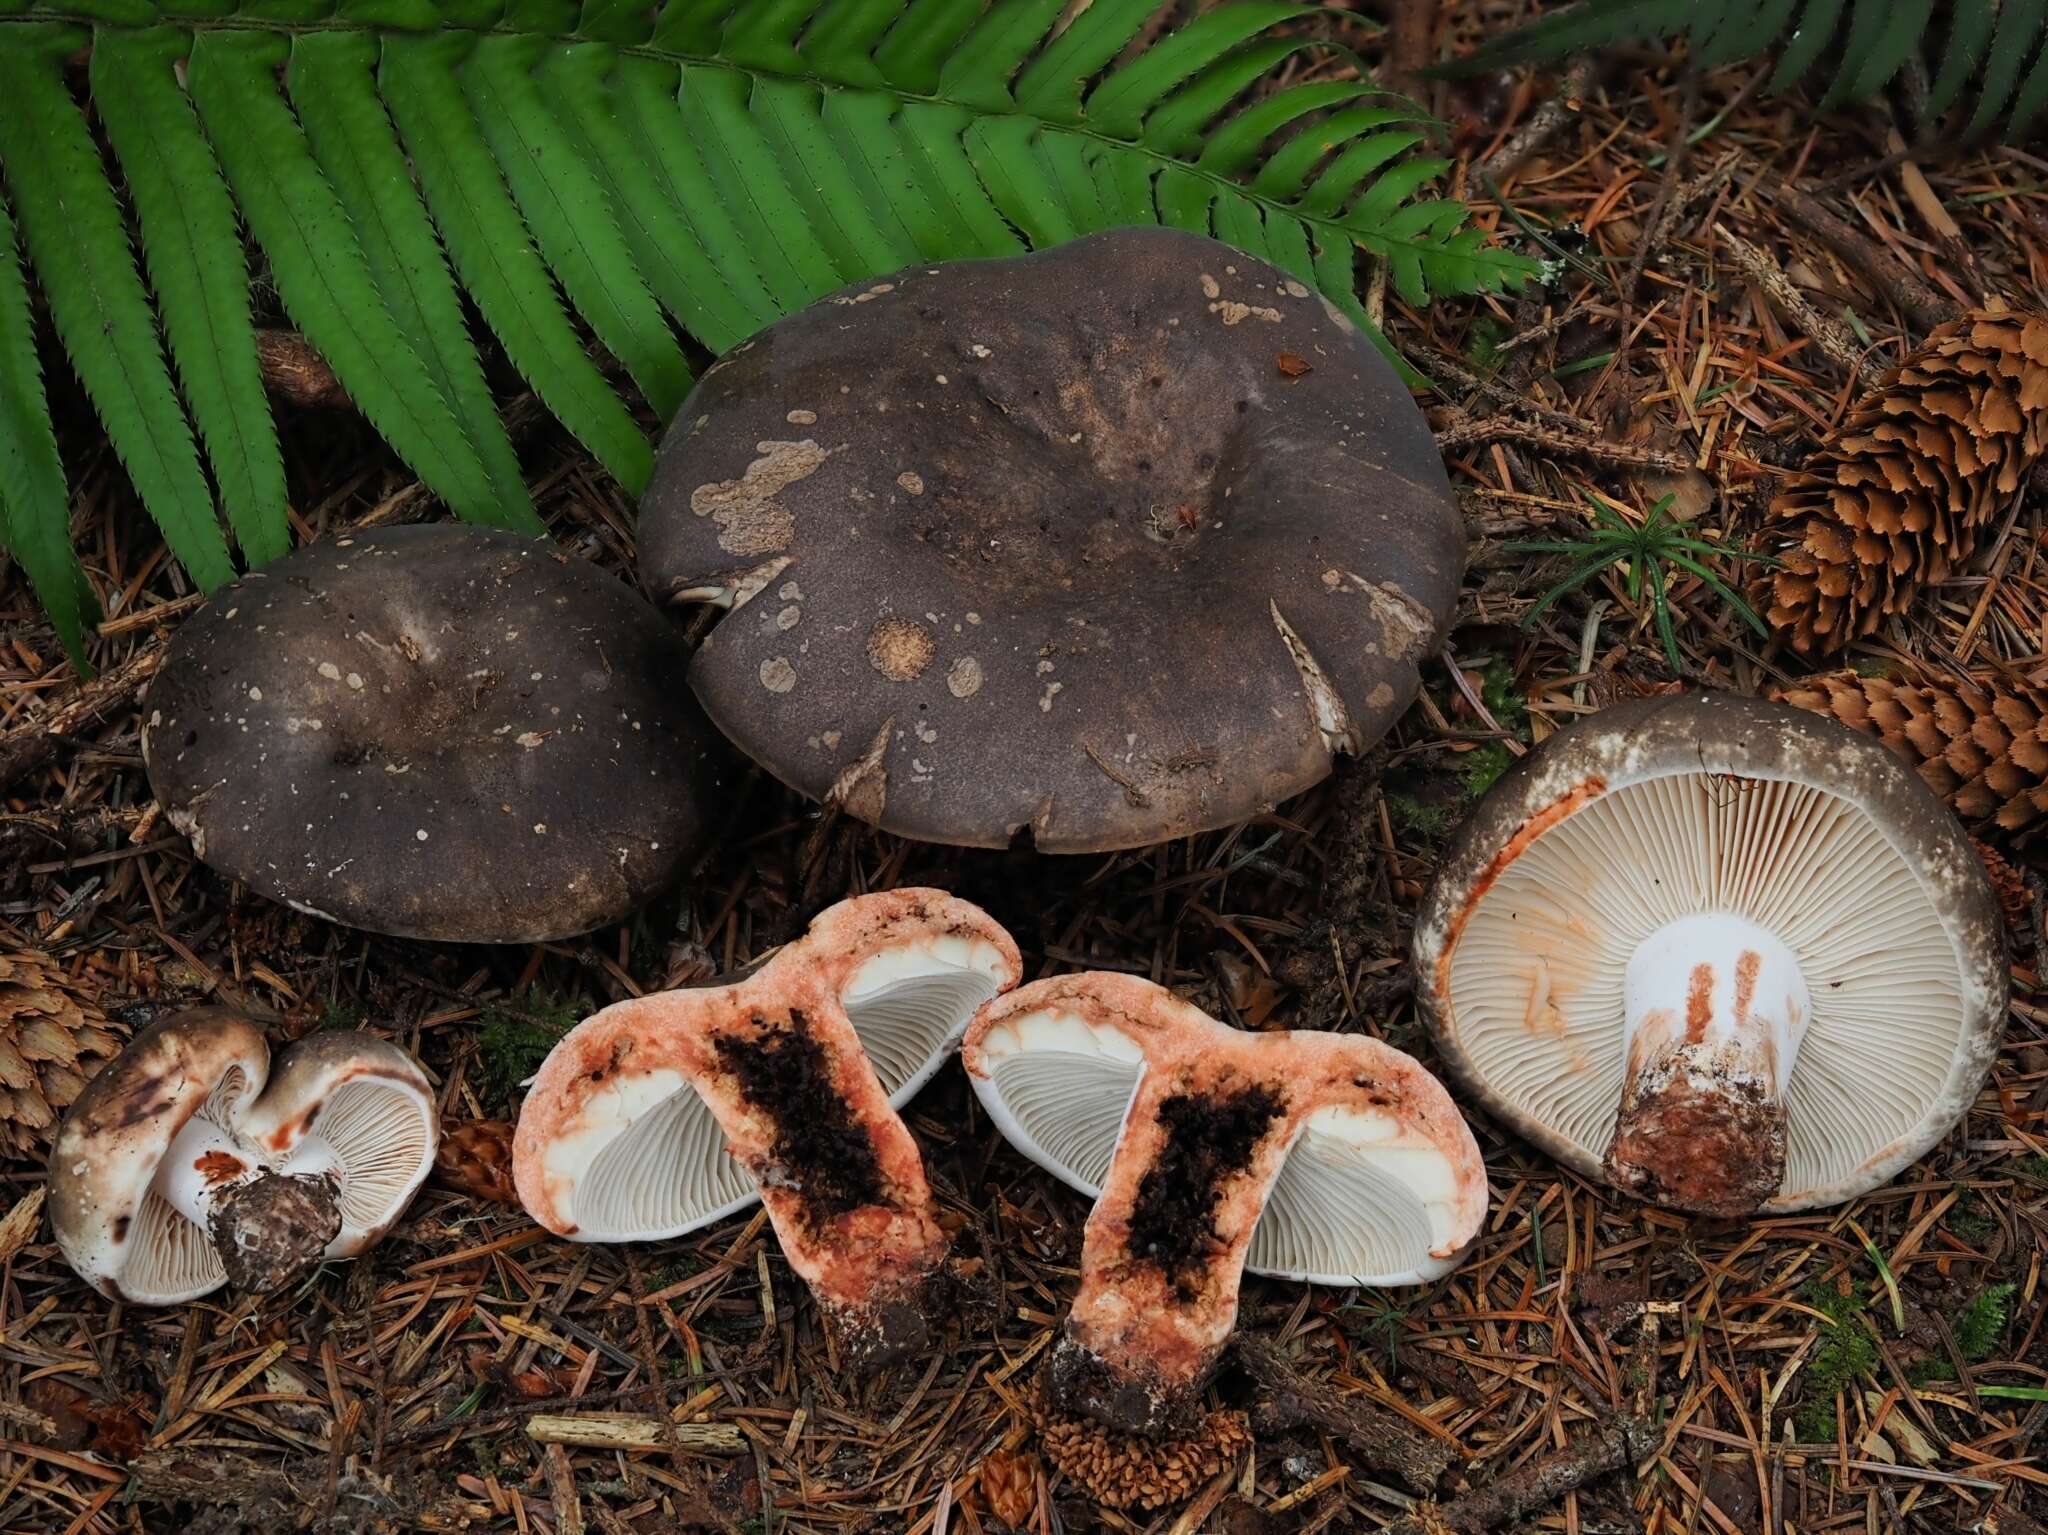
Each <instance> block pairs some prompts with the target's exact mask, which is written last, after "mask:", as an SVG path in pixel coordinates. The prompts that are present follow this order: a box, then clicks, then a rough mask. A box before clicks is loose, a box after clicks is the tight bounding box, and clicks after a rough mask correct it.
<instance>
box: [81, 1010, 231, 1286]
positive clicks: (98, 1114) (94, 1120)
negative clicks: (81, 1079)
mask: <svg viewBox="0 0 2048 1535" xmlns="http://www.w3.org/2000/svg"><path fill="white" fill-rule="evenodd" d="M269 1075H270V1047H269V1046H268V1045H266V1044H265V1043H264V1040H263V1031H262V1030H261V1029H259V1028H258V1027H257V1026H256V1025H255V1024H253V1023H251V1022H250V1021H249V1020H248V1019H246V1018H244V1017H242V1016H241V1015H240V1014H238V1013H233V1012H230V1011H228V1010H227V1009H226V1008H220V1007H201V1008H193V1009H192V1010H191V1011H189V1012H183V1013H178V1014H175V1015H174V1016H172V1017H170V1018H165V1019H162V1020H159V1021H158V1022H156V1023H153V1024H151V1025H149V1027H147V1028H145V1029H143V1030H141V1031H140V1032H138V1033H137V1034H136V1035H135V1037H134V1038H133V1039H132V1040H130V1041H129V1044H128V1048H127V1049H125V1050H123V1051H122V1052H121V1053H120V1054H119V1055H117V1056H116V1057H114V1059H113V1060H112V1061H110V1062H108V1063H107V1065H106V1066H104V1067H102V1068H101V1070H100V1072H99V1074H98V1075H97V1076H95V1077H94V1078H93V1079H92V1080H91V1081H90V1082H88V1083H86V1085H85V1090H84V1091H83V1092H81V1093H80V1094H79V1095H78V1098H77V1101H76V1102H74V1103H73V1104H72V1105H71V1108H70V1110H69V1111H68V1112H67V1113H66V1114H65V1116H64V1123H63V1124H62V1125H61V1126H60V1127H59V1128H58V1131H57V1140H56V1144H55V1145H54V1147H53V1148H52V1149H51V1152H50V1183H49V1188H50V1192H49V1202H50V1225H51V1228H52V1229H53V1230H54V1231H55V1233H56V1236H57V1245H58V1247H59V1248H61V1249H62V1250H63V1253H64V1257H65V1260H66V1261H67V1262H69V1263H70V1265H71V1267H72V1268H73V1269H75V1270H77V1272H78V1276H79V1278H81V1279H83V1280H84V1281H85V1282H86V1283H87V1284H89V1285H91V1286H92V1287H93V1288H94V1289H95V1290H97V1291H99V1292H100V1294H102V1295H104V1296H106V1297H108V1298H109V1299H110V1300H128V1301H133V1302H135V1303H136V1304H138V1305H144V1306H168V1305H176V1304H177V1303H179V1302H180V1301H187V1300H192V1299H194V1298H195V1297H197V1296H201V1295H204V1294H206V1293H207V1292H208V1291H209V1290H213V1289H217V1288H218V1287H219V1286H220V1284H221V1282H222V1281H223V1280H224V1279H225V1278H226V1277H227V1275H226V1271H225V1270H224V1269H223V1268H222V1267H221V1264H220V1260H219V1258H218V1257H216V1256H215V1254H214V1251H213V1248H212V1247H211V1246H210V1245H209V1244H208V1242H207V1239H206V1233H205V1232H203V1231H201V1230H200V1229H199V1227H197V1226H195V1225H193V1224H192V1222H190V1221H188V1220H186V1219H185V1218H184V1217H183V1216H182V1215H180V1214H179V1213H178V1212H177V1211H176V1210H174V1209H172V1208H171V1206H170V1204H169V1203H168V1202H166V1201H165V1200H164V1198H163V1197H162V1196H161V1195H160V1194H158V1193H156V1192H155V1191H154V1190H152V1188H151V1187H150V1185H151V1184H152V1183H153V1182H154V1181H155V1179H156V1175H157V1169H158V1168H159V1167H160V1166H162V1164H163V1160H164V1154H165V1153H166V1152H167V1151H169V1150H170V1146H171V1142H172V1141H173V1140H174V1139H176V1138H177V1135H178V1132H179V1131H180V1130H183V1129H184V1128H185V1125H186V1123H187V1122H188V1121H189V1120H190V1119H191V1118H192V1117H193V1116H194V1115H195V1114H199V1113H201V1112H202V1111H203V1112H204V1113H205V1114H206V1116H207V1117H208V1118H209V1119H212V1120H214V1121H216V1122H224V1121H229V1120H232V1119H233V1117H234V1115H235V1113H236V1111H237V1109H238V1108H239V1106H240V1105H241V1104H242V1103H244V1102H246V1101H247V1100H249V1099H251V1098H254V1097H255V1096H256V1095H257V1094H258V1093H260V1092H262V1091H263V1086H264V1083H265V1082H266V1081H267V1080H268V1078H269Z"/></svg>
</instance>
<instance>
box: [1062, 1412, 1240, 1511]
mask: <svg viewBox="0 0 2048 1535" xmlns="http://www.w3.org/2000/svg"><path fill="white" fill-rule="evenodd" d="M1038 1433H1039V1438H1040V1440H1041V1441H1042V1442H1043V1443H1044V1445H1045V1457H1046V1459H1047V1460H1049V1461H1051V1462H1052V1463H1053V1464H1054V1465H1055V1466H1058V1467H1059V1468H1060V1470H1061V1471H1063V1472H1065V1473H1066V1477H1067V1480H1068V1481H1070V1482H1072V1483H1073V1484H1074V1485H1075V1486H1076V1487H1079V1488H1080V1489H1081V1490H1082V1491H1083V1492H1085V1493H1087V1494H1088V1495H1089V1496H1090V1497H1091V1498H1093V1499H1095V1501H1096V1502H1098V1503H1100V1504H1102V1505H1103V1506H1104V1507H1106V1508H1131V1507H1137V1508H1162V1507H1164V1506H1165V1505H1166V1504H1168V1503H1179V1502H1181V1501H1183V1500H1185V1499H1187V1498H1191V1497H1193V1496H1194V1495H1195V1493H1196V1492H1197V1491H1198V1490H1199V1489H1200V1488H1201V1486H1202V1484H1203V1483H1204V1482H1206V1481H1208V1480H1209V1478H1211V1477H1212V1476H1214V1475H1216V1473H1217V1472H1219V1471H1221V1470H1223V1469H1224V1467H1226V1466H1229V1465H1232V1464H1234V1463H1235V1462H1236V1461H1237V1460H1238V1459H1239V1458H1240V1457H1241V1456H1242V1455H1243V1454H1244V1452H1245V1451H1246V1450H1248V1449H1250V1448H1251V1443H1252V1431H1251V1428H1250V1425H1248V1424H1247V1423H1246V1421H1245V1416H1244V1414H1243V1413H1241V1412H1212V1413H1210V1414H1209V1418H1208V1421H1207V1422H1205V1423H1204V1424H1203V1425H1202V1426H1201V1427H1200V1428H1198V1429H1196V1430H1195V1431H1194V1432H1193V1433H1192V1434H1189V1435H1187V1436H1185V1437H1184V1438H1180V1439H1158V1440H1154V1439H1144V1438H1140V1437H1138V1436H1137V1435H1135V1434H1118V1433H1112V1432H1111V1431H1110V1430H1108V1429H1106V1428H1103V1427H1102V1426H1101V1425H1100V1424H1096V1423H1090V1422H1088V1421H1086V1420H1085V1419H1082V1418H1069V1417H1063V1416H1055V1415H1053V1414H1051V1413H1044V1412H1041V1416H1040V1418H1039V1422H1038Z"/></svg>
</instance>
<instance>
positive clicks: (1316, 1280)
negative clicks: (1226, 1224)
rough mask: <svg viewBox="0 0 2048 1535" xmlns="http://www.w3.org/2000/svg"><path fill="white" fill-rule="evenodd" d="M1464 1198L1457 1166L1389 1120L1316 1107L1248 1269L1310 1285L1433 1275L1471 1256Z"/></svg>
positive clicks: (1277, 1187) (1407, 1280) (1262, 1221)
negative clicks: (1461, 1231) (1460, 1215)
mask: <svg viewBox="0 0 2048 1535" xmlns="http://www.w3.org/2000/svg"><path fill="white" fill-rule="evenodd" d="M1457 1194H1458V1180H1457V1170H1456V1169H1455V1168H1453V1167H1452V1166H1451V1164H1450V1163H1449V1162H1448V1161H1447V1160H1446V1159H1445V1158H1444V1156H1443V1154H1442V1153H1441V1152H1439V1151H1438V1150H1437V1149H1436V1148H1435V1147H1434V1146H1430V1145H1428V1144H1426V1143H1420V1142H1417V1141H1414V1140H1411V1139H1408V1138H1405V1137H1403V1136H1402V1135H1401V1132H1400V1128H1399V1126H1398V1125H1396V1124H1395V1122H1394V1121H1393V1120H1392V1119H1391V1118H1390V1117H1388V1116H1386V1115H1381V1114H1357V1113H1353V1112H1351V1111H1349V1110H1346V1109H1341V1108H1326V1109H1321V1110H1318V1111H1317V1112H1316V1113H1315V1114H1313V1115H1311V1116H1310V1117H1309V1120H1308V1123H1307V1124H1306V1126H1305V1127H1304V1128H1303V1130H1302V1133H1301V1137H1300V1139H1299V1140H1297V1141H1296V1142H1295V1144H1294V1149H1293V1151H1292V1152H1290V1153H1289V1155H1288V1158H1287V1161H1286V1163H1285V1165H1283V1166H1282V1167H1281V1169H1280V1176H1279V1178H1278V1179H1277V1180H1275V1182H1274V1184H1273V1192H1272V1193H1271V1195H1269V1196H1268V1197H1267V1200H1266V1208H1265V1210H1264V1211H1263V1212H1262V1213H1261V1214H1260V1216H1259V1224H1258V1227H1257V1229H1256V1230H1254V1231H1253V1232H1252V1245H1251V1251H1250V1252H1249V1253H1247V1254H1246V1255H1245V1267H1246V1268H1247V1269H1250V1270H1251V1271H1252V1272H1253V1273H1264V1274H1286V1275H1289V1276H1291V1277H1297V1278H1301V1279H1304V1280H1305V1281H1306V1282H1307V1283H1310V1284H1331V1285H1399V1284H1419V1283H1423V1282H1425V1281H1428V1280H1432V1279H1435V1278H1437V1277H1438V1276H1439V1275H1442V1274H1445V1273H1448V1272H1449V1271H1450V1270H1451V1269H1452V1268H1453V1267H1455V1266H1456V1264H1457V1262H1458V1259H1459V1258H1460V1257H1461V1256H1462V1255H1463V1245H1462V1244H1461V1243H1460V1242H1459V1241H1458V1239H1457ZM1425 1255H1426V1256H1425Z"/></svg>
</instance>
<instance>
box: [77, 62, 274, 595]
mask: <svg viewBox="0 0 2048 1535" xmlns="http://www.w3.org/2000/svg"><path fill="white" fill-rule="evenodd" d="M185 48H186V38H185V36H184V34H183V33H180V32H176V31H173V30H172V29H170V28H168V27H147V28H143V29H141V30H139V31H132V32H131V31H124V30H121V29H119V28H110V29H108V30H107V31H105V32H103V33H100V34H98V35H97V36H95V38H94V40H93V50H92V92H93V100H94V102H95V103H96V104H97V105H98V107H99V114H100V121H101V122H102V123H103V124H104V125H105V127H106V130H107V140H108V142H109V143H110V144H111V145H112V146H113V149H114V157H115V159H116V160H118V161H119V162H120V166H121V171H122V173H123V174H124V175H125V176H126V177H127V179H128V196H129V198H130V200H131V201H132V202H133V203H134V205H135V218H136V223H137V225H138V226H139V228H140V229H141V232H142V254H143V258H144V261H145V262H146V264H147V266H148V268H149V282H150V287H151V288H152V289H153V290H154V291H155V293H156V302H157V311H158V313H159V314H161V315H162V316H163V325H164V336H165V339H166V340H167V341H168V342H169V343H170V351H171V360H172V362H173V363H174V364H176V366H177V370H178V379H179V382H180V383H182V384H183V385H184V387H185V403H186V404H187V405H188V406H189V407H190V408H191V411H192V419H193V421H194V423H195V424H196V425H197V426H198V428H199V435H200V438H201V440H202V441H204V443H205V444H206V455H207V458H208V460H209V461H210V462H211V463H212V465H213V477H214V482H215V484H216V485H217V486H218V487H219V490H220V501H221V507H222V509H223V510H224V511H225V512H226V513H227V518H228V525H229V526H230V527H231V528H233V529H234V534H235V542H236V543H237V544H239V545H240V546H241V551H242V557H243V558H244V559H246V560H247V561H248V562H249V563H250V564H251V565H261V564H263V563H264V562H265V561H267V560H273V559H276V558H277V557H278V556H279V555H280V554H283V553H284V552H285V550H287V549H288V548H290V547H291V530H290V528H289V525H288V524H287V522H286V519H285V484H284V458H283V455H282V454H280V453H279V451H278V446H277V434H276V433H275V432H274V431H273V430H271V425H270V402H269V401H268V400H267V399H265V398H264V394H263V376H262V373H261V371H260V369H259V368H258V367H257V362H256V328H255V326H254V324H253V323H251V320H250V317H249V265H248V262H247V260H246V259H245V258H244V256H243V254H242V237H241V233H240V231H238V230H237V229H236V228H235V209H234V205H233V204H232V203H231V202H229V201H228V190H227V187H226V186H225V185H224V184H223V183H222V181H221V179H220V168H219V167H218V166H217V165H216V164H215V163H214V159H213V151H212V149H210V148H209V147H208V146H207V143H206V139H205V137H204V136H203V135H202V134H201V133H200V131H199V120H198V118H197V117H195V116H194V115H193V112H192V104H191V102H189V101H187V100H186V99H185V92H184V91H183V90H182V89H181V88H180V87H179V85H178V77H177V74H176V69H175V66H176V63H177V61H178V60H179V59H181V58H183V57H184V56H185Z"/></svg>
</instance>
